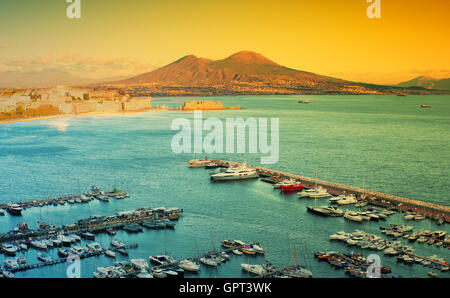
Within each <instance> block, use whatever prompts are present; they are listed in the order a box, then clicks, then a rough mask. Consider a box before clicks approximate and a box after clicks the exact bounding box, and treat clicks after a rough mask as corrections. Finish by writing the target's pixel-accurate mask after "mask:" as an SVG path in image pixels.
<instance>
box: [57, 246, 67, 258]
mask: <svg viewBox="0 0 450 298" xmlns="http://www.w3.org/2000/svg"><path fill="white" fill-rule="evenodd" d="M69 255H70V252H69V251H68V250H67V249H64V248H58V256H60V257H61V258H67V257H68V256H69Z"/></svg>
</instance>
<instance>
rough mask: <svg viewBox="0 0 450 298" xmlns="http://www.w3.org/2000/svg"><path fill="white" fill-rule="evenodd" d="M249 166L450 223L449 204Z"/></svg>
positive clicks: (270, 177)
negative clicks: (439, 203)
mask: <svg viewBox="0 0 450 298" xmlns="http://www.w3.org/2000/svg"><path fill="white" fill-rule="evenodd" d="M211 161H212V162H215V163H216V164H218V165H219V166H220V167H239V166H242V165H243V164H242V163H238V162H233V161H226V160H215V159H211ZM247 167H249V168H252V169H255V170H256V171H257V172H258V173H259V174H260V176H261V177H262V179H264V180H265V181H267V182H272V183H276V182H278V181H281V180H286V179H293V180H296V181H298V182H300V183H301V184H302V185H303V186H304V187H305V188H312V187H315V186H316V185H318V186H322V187H323V188H325V189H327V190H328V191H329V193H331V194H334V195H339V194H342V193H347V194H354V195H355V196H357V197H359V198H361V199H363V200H365V201H367V202H368V203H369V204H371V205H375V206H382V207H385V208H389V209H394V210H398V211H404V212H405V211H414V212H417V213H420V214H422V215H424V216H425V217H427V218H430V219H432V220H440V219H443V220H444V221H445V222H447V223H450V207H448V206H444V205H438V204H434V203H429V202H424V201H419V200H413V199H409V198H404V197H400V196H395V195H391V194H386V193H382V192H378V191H372V190H367V189H362V188H359V187H354V186H348V185H344V184H339V183H333V182H328V181H324V180H320V179H314V178H310V177H304V176H300V175H295V174H291V173H287V172H283V171H278V170H272V169H267V168H264V167H259V166H251V165H247Z"/></svg>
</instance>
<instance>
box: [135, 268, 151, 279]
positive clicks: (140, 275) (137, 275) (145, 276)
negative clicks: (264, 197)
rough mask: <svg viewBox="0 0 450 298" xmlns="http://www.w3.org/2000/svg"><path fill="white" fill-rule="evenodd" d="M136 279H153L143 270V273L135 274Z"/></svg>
mask: <svg viewBox="0 0 450 298" xmlns="http://www.w3.org/2000/svg"><path fill="white" fill-rule="evenodd" d="M136 277H137V278H153V275H151V274H150V273H148V272H147V271H145V270H143V271H141V272H139V273H138V274H136Z"/></svg>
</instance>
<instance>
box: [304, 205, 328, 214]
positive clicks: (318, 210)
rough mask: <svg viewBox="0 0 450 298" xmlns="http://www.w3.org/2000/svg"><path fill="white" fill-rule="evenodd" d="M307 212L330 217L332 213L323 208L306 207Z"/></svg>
mask: <svg viewBox="0 0 450 298" xmlns="http://www.w3.org/2000/svg"><path fill="white" fill-rule="evenodd" d="M306 210H307V211H308V212H311V213H313V214H317V215H320V216H329V215H330V211H328V210H326V209H324V208H322V207H313V206H306Z"/></svg>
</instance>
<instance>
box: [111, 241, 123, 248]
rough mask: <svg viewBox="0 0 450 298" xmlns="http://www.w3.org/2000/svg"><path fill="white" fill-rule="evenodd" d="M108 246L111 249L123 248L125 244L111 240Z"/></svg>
mask: <svg viewBox="0 0 450 298" xmlns="http://www.w3.org/2000/svg"><path fill="white" fill-rule="evenodd" d="M110 244H111V246H112V247H122V246H125V243H123V242H122V241H120V240H111V242H110Z"/></svg>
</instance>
